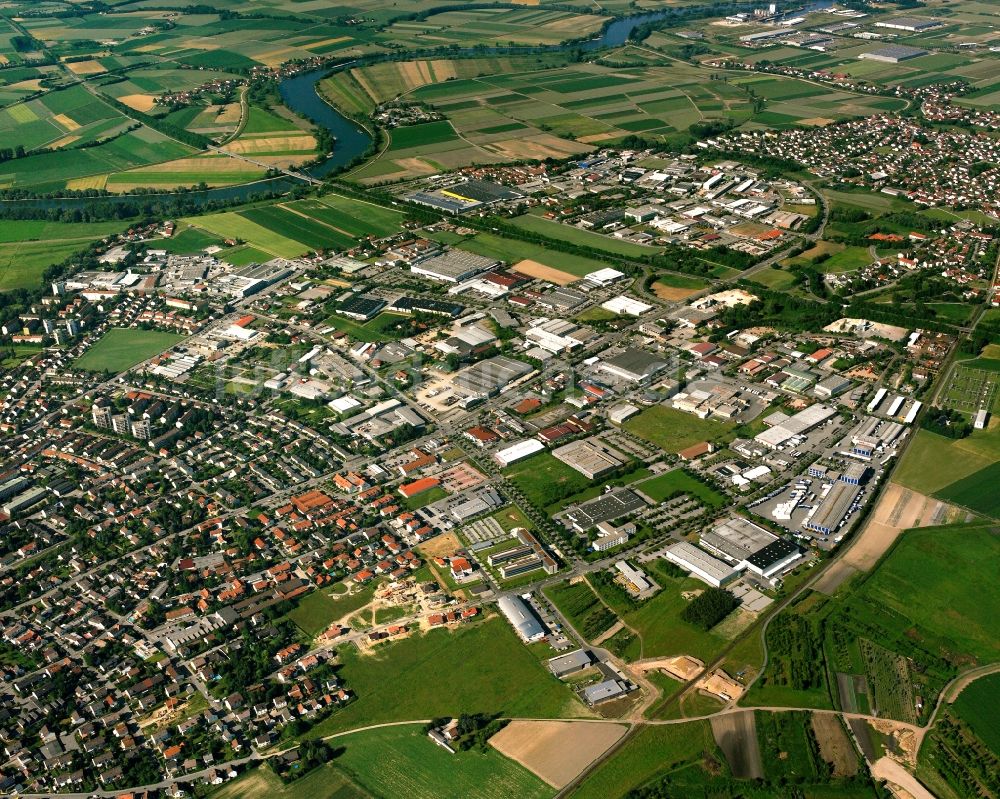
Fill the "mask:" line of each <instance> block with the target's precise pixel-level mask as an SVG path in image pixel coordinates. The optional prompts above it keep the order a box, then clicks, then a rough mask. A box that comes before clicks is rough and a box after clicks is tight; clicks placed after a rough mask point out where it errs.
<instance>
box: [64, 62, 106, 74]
mask: <svg viewBox="0 0 1000 799" xmlns="http://www.w3.org/2000/svg"><path fill="white" fill-rule="evenodd" d="M66 66H67V67H68V68H69V71H70V72H72V73H73V74H74V75H100V74H101V73H102V72H107V70H106V69H105V68H104V67H103V66H102V65H101V63H100V62H98V61H71V62H70V63H68V64H66Z"/></svg>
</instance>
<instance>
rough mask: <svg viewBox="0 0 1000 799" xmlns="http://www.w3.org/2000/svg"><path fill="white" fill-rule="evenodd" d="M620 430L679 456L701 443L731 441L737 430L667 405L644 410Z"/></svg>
mask: <svg viewBox="0 0 1000 799" xmlns="http://www.w3.org/2000/svg"><path fill="white" fill-rule="evenodd" d="M622 427H624V428H625V429H626V430H628V431H629V432H630V433H633V434H634V435H637V436H639V438H644V439H646V441H649V442H650V443H651V444H655V445H656V446H658V447H659V448H660V449H662V450H664V451H666V452H679V451H680V450H682V449H686V448H687V447H690V446H692V445H694V444H698V443H700V442H702V441H709V442H716V443H717V442H724V441H731V440H732V439H733V436H734V433H733V431H734V430H735V429H736V425H734V424H732V423H730V422H720V421H717V420H715V419H699V418H698V417H697V416H694V415H693V414H690V413H684V412H683V411H678V410H675V409H674V408H668V407H667V406H666V405H654V406H652V407H651V408H646V409H645V410H644V411H643V412H642V413H638V414H636V415H635V416H633V417H632V418H631V419H627V420H626V421H625V423H624V424H623V425H622Z"/></svg>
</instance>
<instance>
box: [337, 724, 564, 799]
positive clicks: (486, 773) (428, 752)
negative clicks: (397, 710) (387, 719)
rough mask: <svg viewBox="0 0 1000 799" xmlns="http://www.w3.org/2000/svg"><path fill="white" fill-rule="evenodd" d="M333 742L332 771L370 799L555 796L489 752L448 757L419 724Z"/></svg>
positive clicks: (540, 798) (531, 776)
mask: <svg viewBox="0 0 1000 799" xmlns="http://www.w3.org/2000/svg"><path fill="white" fill-rule="evenodd" d="M334 743H335V745H337V746H343V747H344V752H343V754H342V755H340V757H338V758H337V759H336V760H335V761H334V763H335V765H336V766H337V768H339V769H343V770H344V771H345V772H346V773H347V774H349V775H350V776H351V777H352V778H353V779H354V781H355V782H357V783H358V784H359V785H361V786H362V787H364V788H366V789H367V790H369V791H370V792H371V793H372V794H373V795H375V796H399V797H403V796H405V797H409V798H410V799H442V797H456V799H457V797H462V796H476V797H481V798H482V799H507V797H514V796H516V797H519V798H523V799H543V798H544V797H549V796H552V795H553V794H554V793H555V791H554V790H553V789H552V788H550V787H549V786H548V785H546V784H545V783H544V782H542V781H541V780H540V779H539V778H538V777H536V776H535V775H534V774H532V773H531V772H530V771H528V770H527V769H526V768H524V767H523V766H521V765H519V764H518V763H515V762H514V761H513V760H509V759H508V758H506V757H504V756H503V755H501V754H500V753H499V752H497V751H496V750H495V749H494V748H492V747H489V748H488V749H487V750H486V751H485V752H480V751H479V750H470V751H465V752H461V751H460V752H457V753H456V754H449V753H448V752H446V751H445V750H444V749H443V748H441V747H440V746H438V745H437V744H435V743H434V742H433V741H432V740H431V739H430V738H428V737H427V736H426V735H425V734H424V733H423V731H422V728H421V726H419V725H417V726H406V727H389V728H386V729H381V730H367V731H365V732H358V733H354V734H352V735H348V736H345V737H343V738H338V739H335V741H334Z"/></svg>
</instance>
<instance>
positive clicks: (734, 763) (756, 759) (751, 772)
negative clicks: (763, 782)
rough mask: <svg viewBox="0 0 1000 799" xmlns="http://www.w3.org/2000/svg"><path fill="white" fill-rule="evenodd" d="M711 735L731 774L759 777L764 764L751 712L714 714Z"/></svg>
mask: <svg viewBox="0 0 1000 799" xmlns="http://www.w3.org/2000/svg"><path fill="white" fill-rule="evenodd" d="M710 721H711V723H712V735H714V736H715V742H716V743H717V744H718V745H719V748H720V749H721V750H722V752H723V754H724V755H725V756H726V762H727V763H728V764H729V768H730V770H731V771H732V772H733V776H734V777H738V778H739V779H751V780H752V779H762V778H763V777H764V766H763V764H762V763H761V760H760V744H759V743H758V741H757V724H756V722H755V720H754V712H753V711H752V710H745V711H743V712H742V713H726V714H724V715H721V716H713V717H712V718H711V719H710Z"/></svg>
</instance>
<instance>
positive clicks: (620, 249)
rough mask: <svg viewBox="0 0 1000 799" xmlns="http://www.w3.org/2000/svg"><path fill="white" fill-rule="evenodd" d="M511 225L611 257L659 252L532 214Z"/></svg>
mask: <svg viewBox="0 0 1000 799" xmlns="http://www.w3.org/2000/svg"><path fill="white" fill-rule="evenodd" d="M511 224H512V225H515V226H517V227H519V228H523V229H524V230H530V231H531V232H532V233H538V234H540V235H542V236H545V237H546V238H550V239H556V240H557V241H567V242H569V243H570V244H578V245H581V246H584V247H593V248H594V249H595V250H603V251H604V252H609V253H611V254H613V255H624V256H626V257H628V256H632V257H640V256H644V255H650V254H652V253H655V252H659V250H658V249H657V248H656V247H646V246H644V245H642V244H633V243H632V242H629V241H621V240H620V239H616V238H612V237H611V236H602V235H601V234H600V233H593V232H591V231H589V230H582V229H581V228H578V227H573V226H572V225H564V224H562V223H561V222H552V221H549V220H548V219H542V217H540V216H535V215H534V214H524V215H523V216H519V217H517V218H516V219H512V220H511Z"/></svg>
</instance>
